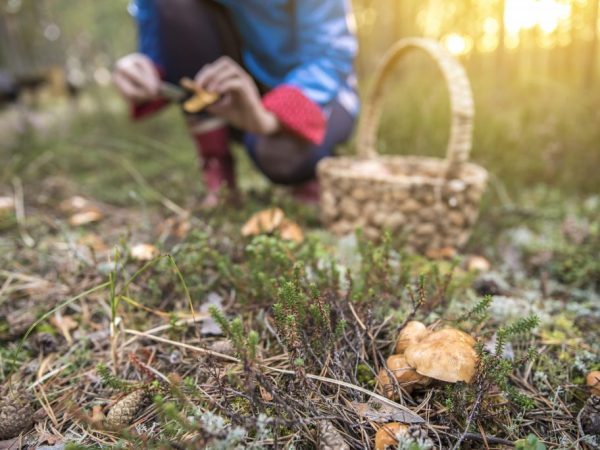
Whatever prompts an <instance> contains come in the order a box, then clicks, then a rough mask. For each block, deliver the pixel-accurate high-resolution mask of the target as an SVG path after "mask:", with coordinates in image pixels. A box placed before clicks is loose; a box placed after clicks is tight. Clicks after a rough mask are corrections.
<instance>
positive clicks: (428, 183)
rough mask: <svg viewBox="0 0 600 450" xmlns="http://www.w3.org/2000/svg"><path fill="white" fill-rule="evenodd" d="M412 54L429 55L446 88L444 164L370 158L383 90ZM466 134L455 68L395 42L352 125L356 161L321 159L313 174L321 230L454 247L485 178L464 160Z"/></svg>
mask: <svg viewBox="0 0 600 450" xmlns="http://www.w3.org/2000/svg"><path fill="white" fill-rule="evenodd" d="M413 49H420V50H424V51H425V52H426V53H427V54H428V55H429V56H431V57H432V58H433V59H434V60H435V61H436V62H437V64H438V65H439V67H440V69H441V71H442V73H443V75H444V78H445V79H446V82H447V84H448V88H449V91H450V100H451V107H452V108H451V111H452V128H451V132H450V142H449V144H448V149H447V155H446V159H438V158H427V157H418V156H379V155H378V154H377V150H376V141H377V139H376V131H377V128H378V125H379V119H380V113H381V107H382V104H381V102H382V97H383V94H384V92H385V91H384V84H385V82H386V81H387V79H388V78H389V76H390V74H391V71H392V68H393V66H394V65H395V64H396V62H397V61H398V60H399V59H400V58H402V57H403V56H404V55H405V54H407V53H409V52H410V51H411V50H413ZM472 129H473V97H472V93H471V87H470V85H469V80H468V79H467V76H466V73H465V71H464V69H463V67H462V66H461V65H460V64H459V63H458V62H457V61H456V60H455V59H454V58H453V57H452V56H451V55H450V54H449V53H448V52H447V51H446V50H445V49H444V48H443V47H442V46H441V45H439V44H438V43H437V42H436V41H434V40H431V39H425V38H408V39H403V40H400V41H398V42H397V43H396V44H395V45H394V46H393V47H392V48H391V49H390V50H389V51H388V53H387V54H386V55H385V57H384V59H383V62H382V64H381V65H380V67H379V69H378V70H377V72H376V76H375V83H374V86H373V88H372V90H371V92H370V95H369V97H368V101H367V102H366V104H365V108H364V111H363V115H362V118H361V122H360V125H359V130H358V157H336V158H327V159H324V160H323V161H321V162H320V164H319V166H318V168H317V173H318V176H319V180H320V182H321V189H322V195H321V214H322V219H323V221H324V223H325V225H326V226H327V227H328V228H329V229H330V230H331V231H333V232H334V233H335V234H346V233H350V232H352V231H354V230H356V229H357V228H362V229H363V231H364V233H365V235H366V236H367V237H369V238H372V239H377V238H379V237H380V236H381V235H382V231H383V230H386V229H388V230H390V231H391V232H393V233H394V235H398V234H403V235H404V236H405V238H406V242H407V246H408V247H410V248H412V249H413V250H417V251H421V252H424V251H426V250H428V249H440V248H443V247H448V246H450V247H455V248H458V247H461V246H462V245H463V244H465V242H466V241H467V240H468V238H469V235H470V232H471V229H472V227H473V225H474V224H475V221H476V220H477V215H478V210H479V203H480V200H481V196H482V194H483V191H484V189H485V184H486V180H487V172H486V170H485V169H484V168H482V167H480V166H477V165H475V164H471V163H468V162H467V161H468V158H469V152H470V150H471V142H472V141H471V139H472Z"/></svg>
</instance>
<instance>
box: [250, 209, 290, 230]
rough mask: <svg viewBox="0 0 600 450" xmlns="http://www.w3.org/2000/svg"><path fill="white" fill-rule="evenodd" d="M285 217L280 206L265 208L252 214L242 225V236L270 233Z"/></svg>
mask: <svg viewBox="0 0 600 450" xmlns="http://www.w3.org/2000/svg"><path fill="white" fill-rule="evenodd" d="M284 219H285V215H284V213H283V211H282V210H281V209H280V208H272V209H265V210H263V211H259V212H257V213H256V214H254V215H253V216H252V217H250V219H249V220H248V221H247V222H246V223H245V224H244V226H243V227H242V236H258V235H259V234H262V233H272V232H273V231H275V230H276V229H277V228H278V227H279V226H280V225H281V223H282V222H283V220H284Z"/></svg>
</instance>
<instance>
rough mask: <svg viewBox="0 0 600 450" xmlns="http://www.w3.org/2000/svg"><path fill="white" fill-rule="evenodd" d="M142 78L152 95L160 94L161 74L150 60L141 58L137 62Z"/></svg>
mask: <svg viewBox="0 0 600 450" xmlns="http://www.w3.org/2000/svg"><path fill="white" fill-rule="evenodd" d="M137 66H138V68H139V74H140V78H142V79H143V85H144V87H145V88H146V89H147V91H148V93H149V94H151V95H152V96H156V95H158V90H159V87H160V76H159V75H158V71H157V70H156V68H155V67H154V64H153V63H152V62H151V61H150V60H140V61H138V62H137Z"/></svg>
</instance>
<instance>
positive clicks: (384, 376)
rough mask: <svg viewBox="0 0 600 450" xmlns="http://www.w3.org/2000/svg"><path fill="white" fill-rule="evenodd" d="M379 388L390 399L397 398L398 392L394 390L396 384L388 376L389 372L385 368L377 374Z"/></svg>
mask: <svg viewBox="0 0 600 450" xmlns="http://www.w3.org/2000/svg"><path fill="white" fill-rule="evenodd" d="M377 386H378V388H379V390H380V392H381V393H382V394H383V395H385V396H386V397H387V398H389V399H392V400H393V399H394V398H396V390H395V389H394V383H393V382H392V380H391V379H390V376H389V375H388V371H387V370H386V369H385V368H382V369H380V370H379V373H378V374H377Z"/></svg>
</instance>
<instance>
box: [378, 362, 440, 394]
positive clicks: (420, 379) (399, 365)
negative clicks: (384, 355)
mask: <svg viewBox="0 0 600 450" xmlns="http://www.w3.org/2000/svg"><path fill="white" fill-rule="evenodd" d="M386 365H387V368H388V369H389V370H390V372H392V373H393V374H394V377H395V378H396V380H397V381H398V384H400V386H402V387H403V388H404V389H406V391H407V392H410V391H412V390H413V388H415V387H416V386H418V385H420V386H423V385H427V384H429V381H430V380H429V378H428V377H426V376H423V375H421V374H419V373H417V371H416V370H415V369H413V368H412V367H411V366H409V365H408V363H407V362H406V358H405V357H404V356H403V355H392V356H390V357H389V358H388V359H387V361H386Z"/></svg>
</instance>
